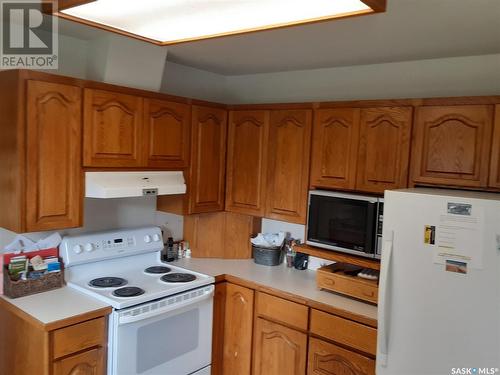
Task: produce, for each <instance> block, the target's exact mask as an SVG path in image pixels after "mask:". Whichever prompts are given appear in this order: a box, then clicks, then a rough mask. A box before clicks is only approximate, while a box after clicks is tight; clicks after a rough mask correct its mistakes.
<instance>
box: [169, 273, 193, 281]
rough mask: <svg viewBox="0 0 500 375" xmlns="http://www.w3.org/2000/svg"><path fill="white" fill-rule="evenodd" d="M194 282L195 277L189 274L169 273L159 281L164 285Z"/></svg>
mask: <svg viewBox="0 0 500 375" xmlns="http://www.w3.org/2000/svg"><path fill="white" fill-rule="evenodd" d="M193 280H196V276H195V275H192V274H190V273H169V274H167V275H163V276H162V277H161V281H164V282H166V283H187V282H189V281H193Z"/></svg>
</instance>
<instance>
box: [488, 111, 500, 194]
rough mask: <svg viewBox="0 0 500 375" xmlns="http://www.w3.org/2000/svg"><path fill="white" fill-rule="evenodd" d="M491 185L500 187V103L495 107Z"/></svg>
mask: <svg viewBox="0 0 500 375" xmlns="http://www.w3.org/2000/svg"><path fill="white" fill-rule="evenodd" d="M489 186H490V187H492V188H496V189H500V105H497V106H496V107H495V129H494V131H493V148H492V150H491V167H490V180H489Z"/></svg>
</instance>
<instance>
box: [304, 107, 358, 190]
mask: <svg viewBox="0 0 500 375" xmlns="http://www.w3.org/2000/svg"><path fill="white" fill-rule="evenodd" d="M359 112H360V110H359V109H358V108H335V109H319V110H316V112H315V116H314V128H313V136H312V137H313V138H312V155H311V186H313V187H325V188H340V189H354V187H355V184H356V162H357V160H358V140H359Z"/></svg>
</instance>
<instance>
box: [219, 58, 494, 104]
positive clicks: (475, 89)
mask: <svg viewBox="0 0 500 375" xmlns="http://www.w3.org/2000/svg"><path fill="white" fill-rule="evenodd" d="M226 86H227V91H228V98H229V99H230V102H231V103H234V104H239V103H269V102H304V101H305V102H307V101H328V100H350V99H396V98H425V97H441V96H470V95H499V94H500V54H495V55H483V56H468V57H453V58H444V59H432V60H419V61H405V62H395V63H386V64H375V65H358V66H348V67H338V68H329V69H314V70H303V71H290V72H278V73H265V74H251V75H241V76H228V77H226Z"/></svg>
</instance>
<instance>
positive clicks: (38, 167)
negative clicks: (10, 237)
mask: <svg viewBox="0 0 500 375" xmlns="http://www.w3.org/2000/svg"><path fill="white" fill-rule="evenodd" d="M33 75H35V76H37V75H38V74H37V73H33ZM30 76H31V73H24V72H19V71H5V72H1V73H0V80H1V82H2V85H1V89H0V113H1V114H2V116H0V131H1V133H2V136H1V137H0V146H1V147H0V170H1V171H2V173H1V174H0V187H1V190H0V207H1V208H2V214H1V215H0V227H2V228H5V229H9V230H11V231H14V232H18V233H23V232H38V231H46V230H55V229H62V228H73V227H78V226H81V225H82V203H83V187H82V183H83V176H82V168H81V157H82V154H81V152H82V148H81V141H82V134H81V131H82V123H81V117H82V107H81V99H82V98H81V89H80V88H79V87H77V86H73V85H69V84H62V83H53V82H46V81H41V80H33V79H29V78H30Z"/></svg>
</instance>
